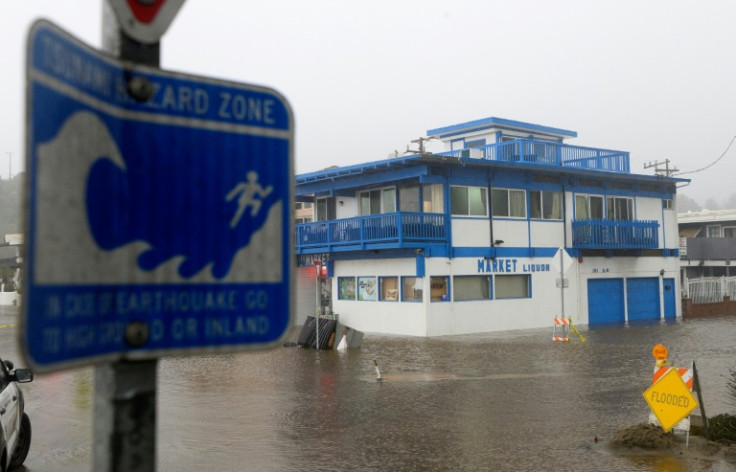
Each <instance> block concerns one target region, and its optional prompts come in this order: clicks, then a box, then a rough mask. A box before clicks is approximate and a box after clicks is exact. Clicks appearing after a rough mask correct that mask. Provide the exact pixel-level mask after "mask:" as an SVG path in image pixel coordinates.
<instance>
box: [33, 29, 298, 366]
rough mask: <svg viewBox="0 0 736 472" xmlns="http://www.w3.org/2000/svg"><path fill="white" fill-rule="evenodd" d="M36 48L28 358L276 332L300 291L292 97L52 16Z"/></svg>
mask: <svg viewBox="0 0 736 472" xmlns="http://www.w3.org/2000/svg"><path fill="white" fill-rule="evenodd" d="M27 54H28V55H27V112H26V113H27V138H26V139H27V142H26V146H27V150H26V159H27V162H26V171H27V172H26V175H27V182H26V191H27V199H26V201H27V210H26V216H27V218H26V233H27V240H26V242H27V244H26V257H25V270H26V274H25V277H24V281H25V286H24V290H23V296H24V299H23V305H24V308H23V329H21V341H22V345H23V347H24V351H25V353H26V355H27V357H28V361H29V363H30V364H31V365H32V366H33V367H34V368H36V369H37V370H39V371H51V370H57V369H59V368H66V367H71V366H75V365H83V364H89V363H93V362H102V361H113V360H117V359H122V358H127V359H150V358H157V357H160V356H162V355H177V354H186V353H190V354H191V353H205V352H226V351H234V350H241V349H254V348H260V347H265V346H269V345H275V344H277V343H278V342H279V341H280V340H281V338H282V337H283V336H284V335H285V334H286V332H287V330H288V328H289V327H290V324H291V319H292V315H291V314H292V304H293V296H292V292H293V257H292V254H293V251H292V241H291V236H290V235H291V233H292V225H293V222H292V218H291V210H292V208H293V195H294V191H293V173H294V171H293V144H294V129H293V118H292V112H291V109H290V107H289V104H288V103H287V101H286V100H285V99H284V98H283V97H282V96H281V95H280V94H278V93H277V92H275V91H274V90H271V89H268V88H264V87H259V86H255V85H246V84H238V83H233V82H226V81H220V80H215V79H211V78H205V77H196V76H191V75H185V74H178V73H172V72H166V71H161V70H159V69H156V68H151V67H144V66H139V65H135V64H131V63H127V62H121V61H119V60H116V59H115V58H112V57H110V56H108V55H105V54H103V53H100V52H98V51H96V50H94V49H92V48H90V47H88V46H86V45H84V44H82V43H81V42H79V41H78V40H77V39H75V38H73V37H72V36H70V35H69V34H67V33H65V32H64V31H62V30H61V29H59V28H58V27H56V26H54V25H52V24H51V23H48V22H45V21H40V22H37V23H36V24H34V26H33V27H32V29H31V32H30V34H29V39H28V52H27Z"/></svg>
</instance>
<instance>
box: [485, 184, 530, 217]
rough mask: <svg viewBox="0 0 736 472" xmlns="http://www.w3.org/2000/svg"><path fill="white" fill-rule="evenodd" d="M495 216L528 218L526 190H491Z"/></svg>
mask: <svg viewBox="0 0 736 472" xmlns="http://www.w3.org/2000/svg"><path fill="white" fill-rule="evenodd" d="M491 203H492V205H493V216H500V217H509V218H526V192H525V191H524V190H514V189H507V188H494V189H492V190H491Z"/></svg>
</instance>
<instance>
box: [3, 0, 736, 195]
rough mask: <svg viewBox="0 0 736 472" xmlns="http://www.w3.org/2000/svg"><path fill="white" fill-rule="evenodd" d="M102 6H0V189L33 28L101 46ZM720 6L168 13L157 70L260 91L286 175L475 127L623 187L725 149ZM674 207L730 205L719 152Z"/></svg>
mask: <svg viewBox="0 0 736 472" xmlns="http://www.w3.org/2000/svg"><path fill="white" fill-rule="evenodd" d="M101 1H102V0H85V1H81V0H33V1H9V0H5V1H3V2H2V9H1V10H0V41H1V42H2V44H3V46H2V48H3V54H2V59H3V60H2V64H3V68H2V84H3V87H2V88H1V89H0V153H2V154H1V155H0V177H2V178H7V177H8V172H9V167H10V166H9V158H10V157H12V161H11V162H10V164H11V166H12V173H13V175H15V174H17V173H18V172H20V171H21V170H23V168H24V162H23V161H24V159H25V157H24V143H23V139H24V138H23V133H24V125H23V123H24V113H25V110H24V96H25V43H26V35H27V31H28V28H29V26H30V24H31V23H32V22H33V20H34V19H36V18H42V17H43V18H46V19H48V20H51V21H52V22H54V23H56V24H57V25H59V26H61V27H62V28H64V29H66V30H67V31H69V32H71V33H72V34H73V35H75V36H77V37H79V38H80V39H82V40H83V41H85V42H87V43H88V44H91V45H92V46H94V47H100V46H101V34H102V21H101V17H102V13H101V11H102V7H101ZM735 26H736V2H734V1H733V0H718V1H710V0H704V1H701V2H693V1H692V0H690V1H683V0H656V1H651V0H637V1H629V0H616V1H588V0H563V1H552V0H509V1H488V0H478V1H466V0H452V1H447V0H445V1H435V0H416V1H414V0H411V1H408V0H404V1H402V0H372V1H370V2H368V1H363V2H355V1H344V0H335V1H327V0H312V1H304V0H294V1H273V0H247V1H241V0H186V2H185V3H184V6H183V7H182V9H181V11H180V12H179V14H178V15H177V17H176V19H175V20H174V22H173V24H172V26H171V27H170V29H169V31H168V32H167V34H166V35H165V36H164V37H163V39H162V50H161V66H162V67H163V68H165V69H170V70H175V71H181V72H187V73H193V74H197V75H204V76H210V77H216V78H222V79H227V80H235V81H238V82H245V83H252V84H259V85H265V86H269V87H272V88H275V89H277V90H278V91H279V92H281V93H282V94H283V95H284V96H286V98H287V99H288V100H289V102H290V103H291V106H292V108H293V110H294V115H295V122H296V155H295V162H296V171H297V173H303V172H311V171H315V170H319V169H322V168H324V167H327V166H330V165H348V164H359V163H362V162H367V161H374V160H379V159H383V158H386V157H387V156H388V154H389V153H390V152H393V151H394V150H398V151H400V152H402V151H405V150H406V145H407V144H408V143H409V142H410V141H411V140H412V139H416V138H418V137H419V136H424V135H425V134H426V131H427V130H428V129H432V128H437V127H442V126H446V125H451V124H455V123H460V122H464V121H470V120H475V119H480V118H486V117H490V116H494V117H500V118H507V119H512V120H519V121H527V122H531V123H536V124H541V125H547V126H552V127H557V128H564V129H568V130H573V131H577V132H578V137H577V138H573V139H570V140H568V141H567V142H568V143H569V144H577V145H581V146H592V147H601V148H607V149H617V150H623V151H629V152H630V153H631V168H632V171H633V172H636V173H645V174H651V173H652V169H646V170H645V169H644V163H646V162H650V161H655V160H660V161H663V160H664V159H670V160H671V162H672V164H673V165H674V166H676V167H677V168H678V169H680V170H681V171H683V172H685V171H691V170H696V169H699V168H702V167H704V166H706V165H708V164H709V163H711V162H713V161H715V160H716V159H717V158H718V157H719V156H720V155H721V154H722V153H723V152H724V151H725V149H726V147H727V146H728V144H729V142H730V141H731V139H732V138H733V137H734V136H735V135H736V108H735V107H734V105H735V104H736V59H735V58H736V54H735V51H734V47H736V27H735ZM683 177H689V178H692V179H693V182H692V183H691V184H690V186H688V187H686V188H683V189H682V190H681V191H680V193H683V194H685V195H688V196H690V197H692V198H695V199H696V200H698V201H700V202H701V203H702V202H704V201H705V200H706V199H708V198H714V199H716V200H717V201H718V202H722V201H723V200H725V198H726V197H727V196H729V195H730V194H731V193H736V185H734V182H736V144H735V145H734V146H733V147H732V148H731V150H730V151H729V152H728V153H727V154H726V155H725V157H723V159H722V160H721V161H720V162H719V163H717V164H716V165H714V166H712V167H711V168H709V169H708V170H706V171H704V172H700V173H695V174H686V175H683Z"/></svg>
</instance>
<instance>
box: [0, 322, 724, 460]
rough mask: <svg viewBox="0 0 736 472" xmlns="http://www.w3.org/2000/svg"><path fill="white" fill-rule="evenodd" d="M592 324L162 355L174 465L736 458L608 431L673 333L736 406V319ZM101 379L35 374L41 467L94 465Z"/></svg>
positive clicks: (635, 397)
mask: <svg viewBox="0 0 736 472" xmlns="http://www.w3.org/2000/svg"><path fill="white" fill-rule="evenodd" d="M16 319H17V310H14V309H11V308H8V307H0V326H2V328H0V348H1V349H0V352H1V355H2V356H3V357H5V358H9V359H12V360H15V361H17V365H18V366H20V365H22V360H21V358H20V356H19V353H18V347H17V341H16V337H17V329H18V328H17V327H15V326H12V323H14V322H15V321H16ZM580 331H581V333H582V334H583V335H584V336H585V337H586V338H587V342H586V343H579V342H578V343H568V344H563V343H553V342H552V341H551V336H552V326H550V328H549V329H544V330H529V331H514V332H505V333H496V334H483V335H467V336H458V337H444V338H433V339H415V338H403V337H390V336H374V335H367V336H366V337H365V339H364V345H363V347H362V348H360V349H354V350H351V351H347V352H336V351H320V352H317V351H314V350H307V349H301V348H283V347H279V348H276V349H273V350H269V351H261V352H256V353H240V354H232V355H221V356H210V357H189V358H167V359H162V360H161V362H160V363H159V369H160V371H159V389H158V400H159V405H158V413H159V418H158V427H159V431H158V470H160V471H176V472H188V471H202V470H218V471H220V470H222V471H236V470H237V471H241V470H242V471H297V470H298V471H341V472H342V471H346V470H353V471H364V470H365V471H386V470H393V471H432V470H435V471H459V470H463V471H475V470H477V471H482V470H502V471H518V470H529V471H536V470H601V471H603V470H605V471H610V470H631V471H653V470H656V471H686V470H687V471H691V470H692V471H697V470H717V471H718V470H723V471H726V470H736V465H734V464H733V463H727V462H724V461H722V459H719V458H712V459H708V458H702V457H701V458H693V457H660V456H647V455H629V454H622V453H620V452H614V451H612V450H611V449H609V448H608V447H607V445H606V444H605V443H606V440H607V439H610V438H611V436H612V435H613V434H614V433H615V431H616V430H618V429H619V428H621V427H625V426H630V425H633V424H637V423H642V422H646V420H647V415H648V413H649V408H648V406H647V404H646V402H645V401H644V399H643V397H642V392H643V391H644V390H645V389H646V388H647V387H648V386H649V382H651V374H652V369H653V361H654V359H653V358H652V356H651V349H652V347H653V346H654V345H655V344H657V343H663V344H665V345H666V346H667V347H668V348H669V350H670V360H671V361H672V362H673V364H675V365H677V366H683V367H685V366H688V365H689V363H690V361H691V360H695V362H696V364H697V369H698V374H699V376H700V380H701V384H702V387H703V398H704V403H705V406H706V411H707V412H708V415H709V416H713V415H715V414H718V413H724V412H733V411H734V410H736V405H732V404H731V403H729V396H728V389H727V386H726V382H727V375H728V370H729V368H736V344H735V343H734V333H736V317H733V318H711V319H701V320H688V321H678V322H674V323H671V324H667V325H665V324H657V325H645V326H631V327H612V328H607V329H599V330H588V329H587V327H580ZM297 334H298V333H297V332H295V333H294V334H293V336H292V339H293V340H296V337H297ZM374 359H376V360H377V361H378V362H379V368H380V371H381V374H382V377H383V378H384V379H385V380H384V381H383V382H376V372H375V368H374V365H373V360H374ZM92 385H93V370H92V369H91V368H85V369H77V370H72V371H66V372H62V373H56V374H51V375H45V376H37V378H36V380H35V381H34V382H33V383H31V384H25V385H24V386H23V387H24V392H25V393H26V404H27V407H26V408H27V411H28V413H29V415H30V416H31V420H32V422H33V427H34V431H33V444H32V446H31V452H30V454H29V457H28V459H27V461H26V467H27V470H28V471H33V472H40V471H53V472H64V471H88V470H91V462H92V459H91V454H92V446H91V445H92V437H91V435H92V422H93V418H92V399H93V391H92ZM596 437H597V438H598V439H599V440H600V441H599V442H598V443H595V442H594V438H596Z"/></svg>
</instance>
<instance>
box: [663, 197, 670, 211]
mask: <svg viewBox="0 0 736 472" xmlns="http://www.w3.org/2000/svg"><path fill="white" fill-rule="evenodd" d="M662 208H664V209H665V210H672V199H671V198H663V199H662Z"/></svg>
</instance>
